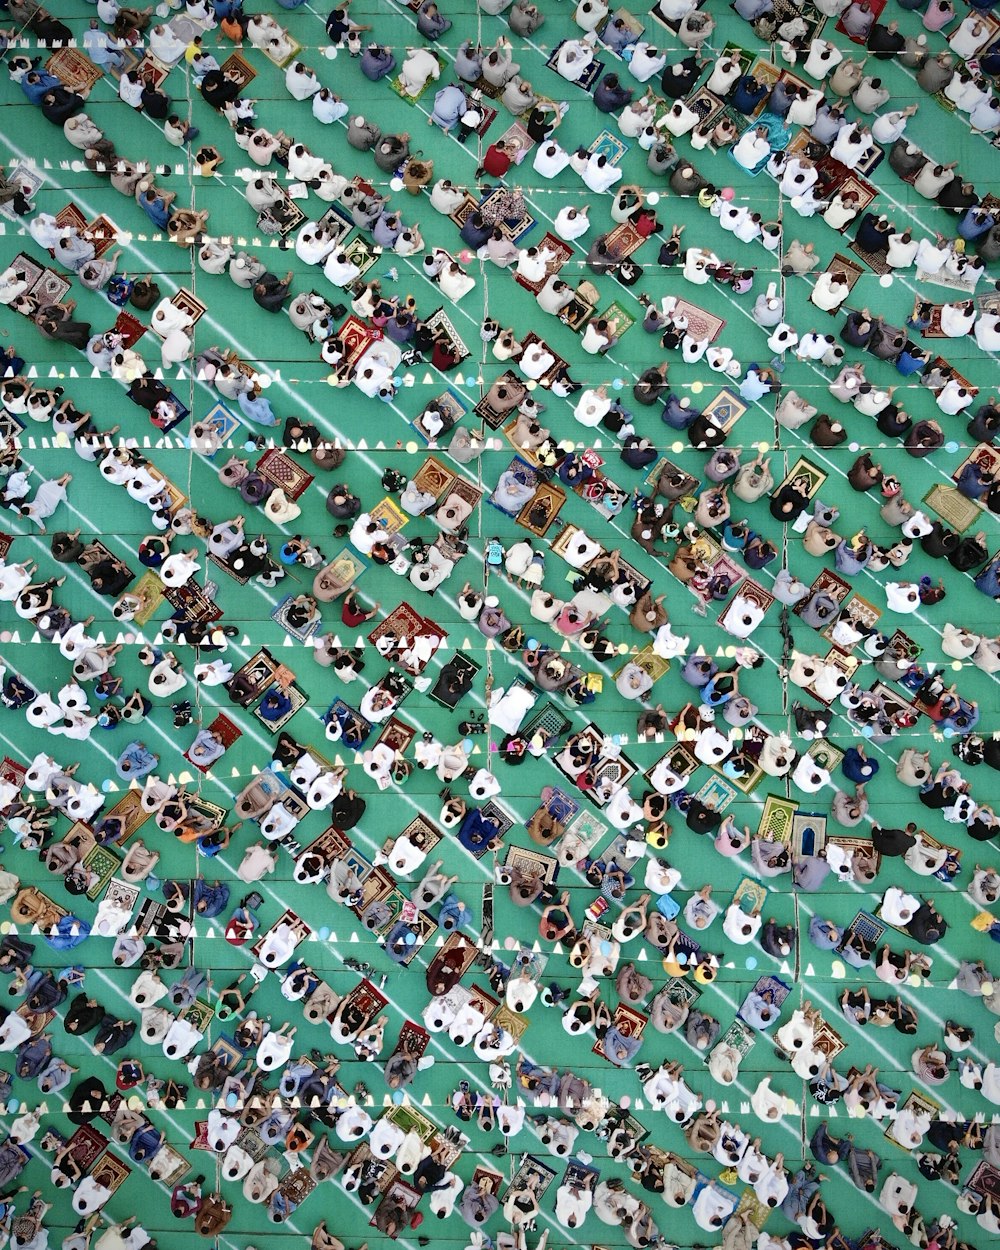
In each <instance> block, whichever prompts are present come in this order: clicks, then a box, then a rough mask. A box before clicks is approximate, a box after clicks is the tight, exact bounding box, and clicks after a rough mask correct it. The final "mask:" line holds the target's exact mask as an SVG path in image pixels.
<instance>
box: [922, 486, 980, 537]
mask: <svg viewBox="0 0 1000 1250" xmlns="http://www.w3.org/2000/svg"><path fill="white" fill-rule="evenodd" d="M923 502H924V503H925V504H927V506H928V507H929V508H931V509H932V510H933V511H934V512H936V513H937V514H938V516H939V517H940V518H941V519H942V521H946V522H947V523H948V524H949V525H950V526H951V528H952V529H953V530H956V531H957V532H958V533H960V534H962V533H964V532H965V531H966V530H967V529H968V528H969V526H970V525H974V524H975V523H976V522H977V521H978V520H979V519H980V517H981V516H982V515H983V514H982V511H981V509H980V508H979V506H978V504H977V503H976V502H975V500H973V499H967V498H966V497H965V496H964V495H963V494H960V492H959V491H957V490H956V489H955V488H954V487H953V486H947V485H946V484H945V483H944V482H937V483H936V484H935V485H934V486H932V487H931V488H930V490H929V491H928V492H927V494H926V495H925V496H924V499H923Z"/></svg>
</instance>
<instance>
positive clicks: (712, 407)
mask: <svg viewBox="0 0 1000 1250" xmlns="http://www.w3.org/2000/svg"><path fill="white" fill-rule="evenodd" d="M748 406H749V405H747V404H746V403H744V401H743V400H742V399H741V398H740V396H739V394H738V393H737V392H736V391H734V390H731V389H730V388H729V387H728V386H724V387H723V388H722V390H721V391H719V393H718V395H716V396H715V398H714V399H713V400H712V401H711V402H710V403H708V404H706V405H705V407H704V408H703V409H702V412H703V413H704V415H705V416H706V417H708V418H709V419H710V420H711V421H712V422H713V423H714V424H715V425H718V426H719V427H720V428H721V429H723V430H725V431H726V433H727V434H728V433H729V432H730V431H731V430H732V428H733V426H734V425H735V424H736V422H737V421H738V420H739V419H740V417H742V416H743V414H744V413H745V412H746V411H747V408H748Z"/></svg>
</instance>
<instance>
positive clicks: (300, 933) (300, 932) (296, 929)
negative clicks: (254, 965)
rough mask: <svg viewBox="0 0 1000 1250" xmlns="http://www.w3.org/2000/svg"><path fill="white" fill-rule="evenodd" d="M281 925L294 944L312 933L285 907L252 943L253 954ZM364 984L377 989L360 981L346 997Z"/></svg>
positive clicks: (299, 918) (360, 988)
mask: <svg viewBox="0 0 1000 1250" xmlns="http://www.w3.org/2000/svg"><path fill="white" fill-rule="evenodd" d="M281 925H288V927H289V928H290V929H291V931H292V933H293V934H294V936H295V943H296V946H300V945H301V944H302V943H303V942H305V941H306V940H307V939H308V938H309V936H310V935H311V933H312V929H310V927H309V926H308V925H307V924H306V922H305V921H304V920H303V919H302V917H301V916H298V915H296V913H295V912H293V911H291V910H290V909H289V908H287V907H286V908H285V910H284V912H282V914H281V915H280V916H279V917H278V919H277V920H275V922H274V923H273V924H272V925H271V926H270V927H269V928H268V929H266V930H265V931H264V932H263V933H262V934H261V936H260V938H259V939H258V940H257V941H256V942H255V943H254V944H253V946H251V948H250V949H251V951H252V952H253V954H254V955H260V952H261V947H262V946H263V945H264V943H265V942H266V941H267V939H268V938H269V937H270V936H271V934H272V933H274V932H275V931H276V930H277V929H278V928H280V926H281ZM365 986H367V987H368V988H369V989H372V992H373V993H377V991H375V990H374V989H373V987H372V986H370V985H369V983H368V982H367V981H362V983H361V985H358V986H356V987H355V989H354V990H352V991H351V993H350V994H349V995H348V998H351V997H352V996H353V995H354V994H357V993H359V992H363V990H364V987H365ZM378 997H379V998H382V996H381V994H379V995H378ZM382 1005H383V1006H384V1005H385V999H384V998H382Z"/></svg>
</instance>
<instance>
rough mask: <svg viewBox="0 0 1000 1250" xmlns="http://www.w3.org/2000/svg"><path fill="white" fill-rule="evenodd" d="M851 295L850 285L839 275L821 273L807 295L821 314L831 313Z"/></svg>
mask: <svg viewBox="0 0 1000 1250" xmlns="http://www.w3.org/2000/svg"><path fill="white" fill-rule="evenodd" d="M850 293H851V287H850V283H849V282H848V281H847V280H846V278H844V276H843V275H842V274H840V273H830V272H827V273H821V274H820V275H819V277H818V278H817V279H816V285H815V286H814V287H813V289H812V291H811V292H810V295H809V300H810V302H811V303H813V304H815V305H816V307H817V308H820V309H822V310H823V312H833V311H834V310H835V309H837V308H839V307H840V305H841V304H842V303H843V302H844V300H845V299H847V297H848V295H850Z"/></svg>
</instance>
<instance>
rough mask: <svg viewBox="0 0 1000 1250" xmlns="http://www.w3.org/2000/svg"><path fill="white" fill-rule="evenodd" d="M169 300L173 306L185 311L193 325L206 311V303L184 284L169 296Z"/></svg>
mask: <svg viewBox="0 0 1000 1250" xmlns="http://www.w3.org/2000/svg"><path fill="white" fill-rule="evenodd" d="M170 302H171V304H173V306H174V307H175V308H179V309H180V310H181V312H183V313H186V314H187V315H188V316H189V317H190V318H191V322H192V324H193V325H197V324H198V322H199V321H200V320H201V319H202V317H203V316H204V315H205V313H206V312H207V311H208V305H207V304H203V303H202V301H201V300H200V299H199V298H198V297H197V295H195V293H194V292H193V291H189V290H188V289H187V287H186V286H182V287H181V289H180V290H179V291H178V292H177V293H176V294H175V295H172V296H171V297H170Z"/></svg>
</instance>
